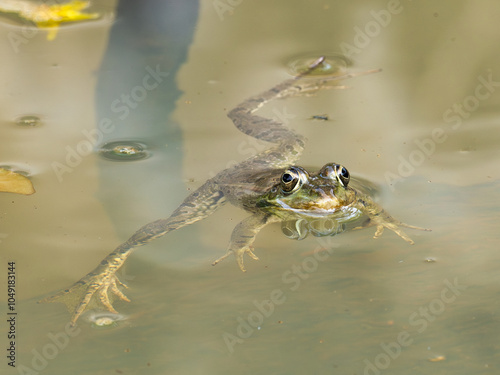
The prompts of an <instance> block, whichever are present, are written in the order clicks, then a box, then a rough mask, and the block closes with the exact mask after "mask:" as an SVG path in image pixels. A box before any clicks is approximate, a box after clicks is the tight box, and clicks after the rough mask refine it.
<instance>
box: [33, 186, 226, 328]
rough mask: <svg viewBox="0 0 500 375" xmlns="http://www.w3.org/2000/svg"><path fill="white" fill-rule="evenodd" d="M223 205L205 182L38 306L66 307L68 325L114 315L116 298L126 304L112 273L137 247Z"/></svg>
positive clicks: (217, 192)
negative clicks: (94, 314) (89, 315)
mask: <svg viewBox="0 0 500 375" xmlns="http://www.w3.org/2000/svg"><path fill="white" fill-rule="evenodd" d="M224 202H225V196H224V194H223V192H222V191H220V189H219V185H218V184H217V183H215V182H214V181H213V180H208V181H207V182H206V183H205V184H204V185H203V186H202V187H200V188H199V189H198V190H196V191H195V192H193V193H192V194H191V195H190V196H188V197H187V198H186V199H185V200H184V202H183V203H182V204H181V205H180V206H179V207H178V208H177V209H176V210H175V211H174V212H173V213H172V215H171V216H170V217H168V218H167V219H160V220H156V221H154V222H152V223H149V224H146V225H145V226H143V227H142V228H140V229H139V230H138V231H137V232H136V233H135V234H134V235H132V237H130V238H129V239H128V240H127V241H126V242H124V243H122V244H121V245H120V246H118V247H117V248H116V249H115V250H114V251H113V252H112V253H110V254H109V255H108V256H107V257H106V258H104V259H103V260H102V261H101V263H100V264H99V265H98V266H97V267H96V268H95V269H94V270H93V271H92V272H90V273H88V274H87V275H86V276H84V277H83V278H81V279H80V280H79V281H77V282H76V283H74V284H73V285H72V286H71V287H70V288H68V289H66V290H63V291H61V292H59V293H57V294H55V295H53V296H51V297H47V298H45V299H43V300H41V301H40V302H62V303H64V304H66V306H67V307H68V309H69V310H70V312H71V313H72V316H71V324H72V325H74V324H75V323H76V321H77V319H78V318H79V317H80V315H81V314H82V313H83V312H84V311H85V310H88V309H93V308H98V309H102V308H104V309H106V310H108V311H110V312H116V310H115V309H114V308H113V306H112V303H113V300H115V299H117V298H119V299H121V300H123V301H129V299H128V298H127V297H126V296H125V295H124V294H123V293H122V292H121V291H120V289H119V287H125V284H122V283H121V282H120V280H118V277H117V276H116V272H117V271H118V270H119V269H120V268H121V266H122V265H123V264H124V263H125V261H126V259H127V258H128V257H129V255H130V254H132V252H133V251H134V250H135V249H136V248H137V247H139V246H141V245H144V244H146V243H148V242H150V241H151V240H153V239H155V238H159V237H161V236H164V235H165V234H167V233H169V232H171V231H174V230H176V229H179V228H182V227H184V226H186V225H189V224H192V223H194V222H196V221H199V220H201V219H204V218H205V217H207V216H209V215H210V214H211V213H213V212H214V211H215V210H217V209H218V208H219V207H221V206H222V205H223V204H224Z"/></svg>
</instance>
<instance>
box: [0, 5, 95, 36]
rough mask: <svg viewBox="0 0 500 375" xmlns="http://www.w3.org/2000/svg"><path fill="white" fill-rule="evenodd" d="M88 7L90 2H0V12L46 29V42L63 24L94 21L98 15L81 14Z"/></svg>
mask: <svg viewBox="0 0 500 375" xmlns="http://www.w3.org/2000/svg"><path fill="white" fill-rule="evenodd" d="M89 6H90V1H79V0H74V1H70V2H69V3H66V4H53V5H46V4H40V5H38V4H34V3H32V2H29V1H22V0H21V1H19V0H17V1H12V0H10V1H0V12H4V13H17V14H18V15H19V16H20V17H22V18H24V19H27V20H30V21H33V22H34V23H35V24H36V25H37V27H39V28H41V27H43V28H48V29H49V34H48V35H47V39H48V40H53V39H54V38H55V37H56V34H57V31H58V29H59V25H60V24H61V23H63V22H76V21H83V20H90V19H96V18H98V17H99V14H98V13H82V12H81V11H82V10H83V9H86V8H88V7H89Z"/></svg>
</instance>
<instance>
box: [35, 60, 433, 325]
mask: <svg viewBox="0 0 500 375" xmlns="http://www.w3.org/2000/svg"><path fill="white" fill-rule="evenodd" d="M324 63H325V56H321V57H319V58H317V59H316V60H315V61H313V62H311V63H310V64H309V65H308V66H307V69H304V71H303V72H301V73H299V74H297V75H296V76H295V77H293V78H290V79H287V80H285V81H284V82H282V83H279V84H277V85H275V86H273V87H272V88H270V89H268V90H267V91H264V92H263V93H261V94H258V95H254V96H251V97H250V98H248V99H246V100H244V101H243V102H241V103H240V104H238V105H236V106H235V107H234V108H233V109H231V110H230V111H229V112H228V114H227V116H228V117H229V119H231V120H232V122H233V124H234V125H235V126H236V128H237V129H239V130H240V131H241V132H243V133H244V134H246V135H248V136H250V137H254V138H256V139H258V140H262V141H266V142H268V143H270V144H272V146H271V147H269V148H267V149H265V150H263V151H262V152H260V153H258V154H256V155H253V156H251V157H250V158H248V159H246V160H243V161H241V162H240V163H238V164H236V165H234V166H232V167H229V168H227V169H225V170H223V171H221V172H219V173H218V174H217V175H215V176H214V177H212V178H210V179H208V180H207V181H206V182H205V183H204V184H203V185H202V186H201V187H199V188H198V189H197V190H195V191H194V192H192V193H191V194H190V195H188V196H187V198H185V200H184V201H183V202H182V204H180V206H179V207H178V208H177V209H175V210H174V211H173V213H172V214H171V215H170V216H169V217H167V218H163V219H159V220H156V221H153V222H151V223H149V224H146V225H144V226H143V227H141V228H140V229H139V230H137V231H136V232H135V233H134V234H133V235H132V236H131V237H130V238H129V239H128V240H126V241H125V242H124V243H122V244H120V245H119V246H118V247H117V248H116V249H114V250H113V251H112V252H111V253H110V254H109V255H107V256H106V257H105V258H104V259H103V260H102V261H101V262H100V263H99V265H98V266H97V267H96V268H95V269H94V270H92V271H91V272H89V273H88V274H87V275H85V276H84V277H82V278H81V279H80V280H78V281H77V282H75V283H74V284H73V285H72V286H70V287H69V288H67V289H64V290H61V291H60V292H58V293H56V294H54V295H52V296H50V297H47V298H44V299H43V300H41V301H39V302H63V303H65V304H66V305H67V307H68V309H69V311H70V313H71V318H70V324H71V325H72V326H73V325H75V324H76V322H77V320H78V318H79V317H80V316H81V315H82V314H83V313H84V312H85V311H87V310H91V309H101V310H107V311H109V312H110V313H114V314H117V311H116V310H115V308H114V307H113V302H114V301H115V300H116V299H119V300H123V301H126V302H130V299H129V298H128V297H127V296H126V295H125V294H124V292H123V290H124V289H126V288H127V286H126V285H125V284H124V283H122V282H121V281H120V280H119V278H118V276H117V271H118V270H119V269H120V268H121V267H122V266H123V264H124V263H125V261H126V260H127V258H128V257H129V256H130V255H131V254H132V253H133V252H134V251H135V250H136V249H137V248H138V247H140V246H142V245H145V244H147V243H149V242H151V241H152V240H154V239H157V238H159V237H162V236H165V235H166V234H168V233H170V232H172V231H174V230H178V229H180V228H183V227H186V226H188V225H191V224H194V223H196V222H198V221H200V220H202V219H205V218H206V217H208V216H210V215H211V214H212V213H214V212H215V211H216V210H218V209H220V208H221V207H222V206H224V205H225V204H226V203H231V204H233V205H235V206H237V207H241V208H242V209H244V210H245V211H246V212H248V213H249V216H248V217H246V218H245V219H244V220H243V221H241V222H240V223H239V224H237V225H236V227H235V228H234V230H233V232H232V234H231V238H230V241H229V245H228V247H227V250H226V252H225V253H224V254H223V255H222V256H221V257H219V258H218V259H216V260H215V261H213V263H212V265H217V264H218V263H220V262H221V261H223V260H224V259H226V258H227V257H229V256H235V258H236V262H237V265H238V266H239V268H240V269H241V271H243V272H246V268H245V264H244V260H245V257H248V258H251V259H253V260H259V258H258V257H257V255H256V254H255V253H254V248H253V244H254V241H255V239H256V237H257V234H258V233H259V232H260V231H261V230H262V229H263V228H264V227H265V226H267V225H269V224H271V223H276V222H281V223H301V222H306V223H307V222H310V223H315V222H318V220H320V221H321V220H325V219H326V220H327V221H326V223H327V225H325V224H322V225H321V227H328V228H329V227H332V228H342V226H343V224H344V223H348V222H352V221H353V220H357V219H359V218H360V217H364V218H365V220H364V224H363V227H369V226H375V228H376V231H375V234H374V238H378V237H380V236H381V235H382V233H383V231H384V229H389V230H391V231H393V232H394V233H396V234H397V235H398V236H399V237H401V238H402V239H403V240H405V241H406V242H408V243H409V244H413V243H414V242H413V240H412V239H411V238H410V237H409V236H408V235H407V234H406V233H405V232H404V231H403V229H402V228H412V229H417V230H428V229H425V228H421V227H417V226H413V225H408V224H405V223H403V222H401V221H399V220H397V219H395V218H393V217H392V216H391V215H390V214H389V213H387V212H386V211H385V210H384V209H383V208H382V207H381V206H380V205H379V204H378V203H377V202H375V200H374V199H373V198H372V197H371V196H370V195H369V194H366V193H365V192H363V191H361V190H359V189H356V188H353V187H352V186H351V185H350V184H349V182H350V173H349V171H348V170H347V168H346V167H345V166H343V165H342V164H339V163H334V162H329V163H327V164H325V165H324V166H323V167H322V168H320V169H319V170H317V171H308V170H307V169H306V168H303V167H301V166H298V165H296V162H297V161H298V160H299V158H300V156H301V153H302V151H303V150H304V147H305V143H306V139H305V137H304V136H302V135H300V134H299V133H297V132H296V131H294V130H292V129H290V128H289V127H288V126H286V125H285V124H284V123H283V122H280V121H279V120H277V119H271V118H266V117H261V116H258V115H257V114H255V112H256V111H257V110H258V109H260V108H261V107H262V106H264V105H265V104H267V103H269V102H270V101H273V100H278V99H286V98H290V97H294V96H298V95H311V94H316V93H317V92H319V91H321V90H324V89H330V88H336V87H339V83H340V82H341V81H343V80H345V79H349V78H353V77H356V76H360V75H365V74H371V73H374V72H376V71H378V70H370V71H363V72H342V73H340V74H336V75H329V76H314V75H312V74H311V73H312V72H314V71H315V70H316V69H318V68H319V67H321V65H322V64H324ZM311 227H312V224H311ZM341 231H342V230H338V229H336V230H335V232H341ZM292 232H293V231H290V233H292ZM319 232H321V231H319ZM319 232H318V231H317V230H316V233H319ZM299 233H300V232H299ZM298 236H299V237H300V236H301V235H300V234H299V235H298ZM296 237H297V236H296ZM302 237H303V235H302Z"/></svg>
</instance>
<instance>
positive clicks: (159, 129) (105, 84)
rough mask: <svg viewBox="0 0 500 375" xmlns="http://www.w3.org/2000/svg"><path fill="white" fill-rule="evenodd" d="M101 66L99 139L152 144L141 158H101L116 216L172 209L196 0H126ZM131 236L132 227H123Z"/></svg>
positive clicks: (108, 202)
mask: <svg viewBox="0 0 500 375" xmlns="http://www.w3.org/2000/svg"><path fill="white" fill-rule="evenodd" d="M116 13H117V14H116V22H115V24H114V25H113V28H112V30H111V34H110V38H109V45H108V48H107V50H106V52H105V55H104V57H103V61H102V64H101V67H100V69H99V71H98V83H97V88H96V90H97V92H96V100H97V103H96V108H97V124H98V129H97V132H98V133H97V135H96V137H97V138H98V140H99V142H98V146H99V147H100V146H102V145H103V144H105V143H108V142H113V141H120V140H127V141H136V142H137V141H138V142H141V143H143V144H145V145H146V147H147V148H148V149H149V151H151V157H150V158H148V159H145V160H142V161H130V162H113V161H107V160H104V159H100V160H99V171H100V188H99V191H98V198H99V199H100V200H101V201H102V203H103V205H104V206H105V208H106V210H107V212H108V213H109V215H110V218H111V219H112V220H113V222H114V223H117V221H116V220H118V222H123V220H126V218H137V217H140V216H141V215H145V217H147V218H148V220H149V219H151V218H160V217H163V216H167V215H168V214H169V212H170V211H171V210H172V209H173V208H174V206H175V205H177V204H178V203H179V202H178V201H177V200H175V201H174V202H172V200H169V199H167V198H166V197H167V196H168V195H174V196H175V194H176V193H178V194H181V189H182V191H183V186H182V184H181V178H180V175H181V159H182V147H181V131H180V128H179V126H178V124H176V123H175V122H174V121H173V120H172V119H171V118H170V115H171V113H172V111H173V109H174V108H175V102H176V100H177V99H178V98H179V96H180V94H181V92H180V91H179V89H178V88H177V86H176V83H175V82H176V74H177V71H178V69H179V67H180V66H181V65H182V64H183V63H184V62H185V60H186V55H187V51H188V47H189V45H190V44H191V41H192V38H193V31H194V27H195V24H196V22H197V17H198V1H196V0H142V1H135V0H122V1H120V2H119V4H118V8H117V12H116ZM117 231H118V234H119V235H120V236H123V237H127V236H129V235H130V234H131V233H130V230H129V229H126V228H120V227H118V228H117Z"/></svg>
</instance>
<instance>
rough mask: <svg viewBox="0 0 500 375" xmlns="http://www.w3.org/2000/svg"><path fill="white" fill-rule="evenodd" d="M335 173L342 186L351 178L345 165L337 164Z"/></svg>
mask: <svg viewBox="0 0 500 375" xmlns="http://www.w3.org/2000/svg"><path fill="white" fill-rule="evenodd" d="M335 174H336V175H337V179H338V180H339V181H340V183H341V184H342V185H343V186H344V187H346V186H347V184H348V183H349V180H350V178H351V177H350V175H349V171H348V170H347V169H346V168H345V167H343V166H341V165H338V164H337V165H336V166H335Z"/></svg>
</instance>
